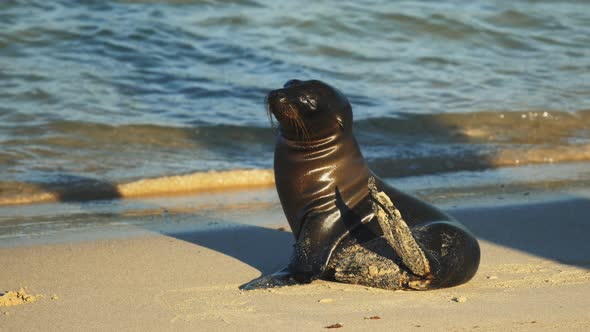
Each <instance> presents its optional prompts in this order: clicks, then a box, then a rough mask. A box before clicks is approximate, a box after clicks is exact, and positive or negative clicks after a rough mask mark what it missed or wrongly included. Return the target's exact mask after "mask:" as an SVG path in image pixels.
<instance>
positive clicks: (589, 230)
mask: <svg viewBox="0 0 590 332" xmlns="http://www.w3.org/2000/svg"><path fill="white" fill-rule="evenodd" d="M589 211H590V200H589V199H588V198H581V197H571V198H570V199H564V200H561V201H552V202H541V203H532V204H531V203H527V204H520V205H518V204H513V205H507V206H502V207H498V206H494V207H487V208H486V207H483V208H467V209H456V210H451V211H449V213H450V214H451V215H453V216H454V217H455V218H457V219H458V220H460V221H461V223H463V224H464V225H465V226H466V227H467V228H468V229H469V230H471V232H473V233H474V234H475V235H476V236H477V238H478V239H480V240H485V241H489V242H492V243H495V244H498V245H501V246H503V247H506V248H513V249H516V250H519V251H521V252H525V253H527V254H532V255H535V256H537V257H542V258H546V259H550V260H553V261H557V262H559V263H562V264H567V265H572V266H578V267H582V268H586V269H590V254H589V253H590V241H588V236H589V234H590V222H588V221H587V220H586V219H585V218H587V215H588V213H589ZM482 255H485V252H482Z"/></svg>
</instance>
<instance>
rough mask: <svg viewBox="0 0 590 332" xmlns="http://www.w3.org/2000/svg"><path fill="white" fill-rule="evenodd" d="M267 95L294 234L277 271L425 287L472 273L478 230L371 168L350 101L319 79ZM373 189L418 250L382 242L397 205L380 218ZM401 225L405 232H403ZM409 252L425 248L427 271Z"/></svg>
mask: <svg viewBox="0 0 590 332" xmlns="http://www.w3.org/2000/svg"><path fill="white" fill-rule="evenodd" d="M267 103H268V106H269V111H270V112H272V114H273V115H274V116H275V118H276V119H277V120H278V121H279V130H280V132H279V135H278V136H277V142H276V146H275V160H274V169H275V180H276V188H277V192H278V195H279V198H280V201H281V205H282V207H283V210H284V212H285V216H286V217H287V220H288V222H289V225H290V227H291V230H292V232H293V235H294V236H295V239H296V243H295V247H294V251H293V255H292V259H291V262H290V263H289V266H288V268H287V269H286V270H285V271H283V272H282V273H280V274H279V275H277V278H278V277H279V276H280V278H282V279H283V280H284V279H286V278H291V279H293V280H295V281H297V282H310V281H312V280H314V279H318V278H321V279H327V280H337V281H343V282H352V283H360V284H366V285H369V286H375V287H382V288H388V289H432V288H439V287H447V286H453V285H457V284H461V283H463V282H466V281H468V280H469V279H471V277H472V276H473V275H474V274H475V272H476V271H477V267H478V265H479V255H480V252H479V246H478V244H477V241H476V239H475V237H474V236H473V235H471V233H469V231H468V230H467V229H465V227H463V226H462V225H461V224H460V223H459V222H457V221H456V220H454V219H453V218H451V217H450V216H448V215H446V214H445V213H443V212H441V211H440V210H438V209H437V208H435V207H433V206H432V205H430V204H427V203H425V202H423V201H421V200H419V199H417V198H415V197H412V196H410V195H407V194H405V193H403V192H401V191H399V190H397V189H396V188H394V187H392V186H390V185H388V184H386V183H385V182H383V181H382V180H381V179H379V178H378V177H376V176H375V175H374V174H373V173H372V172H371V171H370V169H369V167H368V165H367V162H366V160H365V158H364V157H363V155H362V153H361V150H360V148H359V145H358V143H357V141H356V139H355V137H354V135H353V132H352V108H351V106H350V104H349V102H348V100H347V99H346V97H345V96H344V95H343V94H342V93H340V91H338V90H337V89H335V88H333V87H331V86H329V85H327V84H325V83H323V82H320V81H305V82H302V81H296V80H292V81H289V82H287V84H285V87H284V88H283V89H279V90H275V91H272V92H271V93H270V94H269V96H268V97H267ZM370 179H374V180H373V186H374V187H373V188H374V189H373V191H374V193H373V194H371V193H370V190H369V187H368V185H367V184H368V182H370ZM375 188H376V189H375ZM375 190H378V191H380V192H382V193H384V194H385V195H386V196H388V197H389V198H390V200H391V202H392V203H393V204H394V205H395V208H397V210H399V213H401V217H403V221H402V223H404V222H405V223H404V225H407V226H403V227H405V228H406V229H408V228H409V230H410V231H408V232H407V234H411V235H407V236H409V237H410V239H409V241H410V242H412V241H415V242H416V243H417V244H418V246H414V247H411V246H410V247H407V248H415V249H408V250H406V251H404V250H403V249H402V250H401V251H400V249H399V248H398V249H397V251H396V250H392V249H391V246H389V245H388V244H387V242H385V240H384V238H385V237H384V233H385V231H384V227H381V226H380V225H382V226H383V225H384V224H383V222H385V221H386V222H387V223H394V224H395V222H394V219H395V217H394V216H393V214H395V213H398V212H395V211H394V210H390V211H394V212H392V213H393V214H391V215H390V217H381V219H380V220H378V218H377V217H376V211H378V210H376V208H378V207H377V206H378V205H377V204H376V203H375V202H376V198H375V195H376V193H377V191H375ZM395 208H393V209H395ZM383 218H389V219H388V220H384V219H383ZM400 220H401V219H400ZM379 222H381V224H379ZM393 227H394V228H395V227H396V225H393ZM385 228H387V229H389V228H390V226H389V224H387V225H385ZM410 232H411V233H410ZM399 234H401V235H399V236H398V237H404V235H403V234H404V233H403V231H402V233H399ZM407 236H406V237H407ZM412 237H413V238H412ZM398 240H399V239H398ZM401 240H404V239H401ZM401 240H400V241H401ZM393 241H396V239H393ZM401 242H403V241H401ZM401 242H400V243H401ZM403 245H405V244H402V246H403ZM420 248H421V249H422V250H421V249H420ZM414 251H417V252H419V251H422V252H423V253H421V254H420V255H422V256H420V255H418V256H420V257H427V259H428V262H425V264H426V265H427V269H428V268H430V266H431V267H432V271H431V272H428V273H427V274H426V273H425V274H424V275H417V274H416V270H415V268H414V267H413V266H410V265H412V263H409V264H405V265H404V262H410V261H411V260H408V257H405V256H413V255H414V253H413V252H414ZM353 256H354V257H353ZM418 256H416V257H418ZM409 258H410V259H413V258H414V257H409ZM365 265H366V266H365ZM406 265H408V266H406ZM371 268H373V271H370V270H371ZM375 269H376V270H375ZM355 271H360V272H355ZM367 271H369V272H371V273H373V272H375V271H381V272H379V273H377V274H375V273H376V272H375V273H373V275H372V274H367V273H368V272H367ZM383 271H385V272H383ZM388 271H389V272H388ZM369 279H370V280H369ZM276 284H281V283H276V282H274V281H272V278H269V277H265V278H262V282H256V281H255V282H253V284H252V285H253V286H254V287H251V288H255V287H259V286H264V285H276Z"/></svg>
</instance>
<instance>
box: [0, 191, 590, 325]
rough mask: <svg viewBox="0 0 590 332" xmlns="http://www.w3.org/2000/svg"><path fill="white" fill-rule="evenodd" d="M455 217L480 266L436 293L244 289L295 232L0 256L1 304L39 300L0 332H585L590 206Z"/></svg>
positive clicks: (282, 258) (150, 239)
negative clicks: (15, 293)
mask: <svg viewBox="0 0 590 332" xmlns="http://www.w3.org/2000/svg"><path fill="white" fill-rule="evenodd" d="M450 212H451V213H452V214H453V215H455V216H456V217H457V218H458V219H459V220H461V221H463V222H464V223H465V224H466V225H467V226H468V227H469V228H470V229H472V230H473V231H474V232H475V233H476V235H477V236H478V238H479V239H480V243H481V247H482V261H481V266H480V269H479V272H478V274H477V275H476V276H475V278H474V279H473V280H472V281H471V282H469V283H467V284H465V285H462V286H459V287H455V288H450V289H442V290H437V291H428V292H407V291H396V292H391V291H384V290H379V289H371V288H367V287H362V286H354V285H346V284H338V283H331V282H325V281H319V282H314V283H312V284H309V285H298V286H291V287H285V288H276V289H271V290H257V291H248V292H245V291H240V290H239V288H238V287H239V286H240V285H241V284H243V283H246V282H248V281H250V280H252V279H254V278H256V277H258V276H259V275H260V273H261V272H262V273H269V272H272V271H274V270H276V269H279V268H280V267H282V265H284V263H285V262H287V260H288V257H289V255H290V250H291V247H290V246H291V244H292V236H291V234H290V233H289V232H285V231H281V230H278V229H276V228H274V229H273V228H263V227H257V226H247V227H243V228H233V229H226V230H218V231H214V232H197V233H185V234H177V235H162V234H153V235H152V236H144V237H138V238H128V239H114V240H99V241H86V242H77V243H61V244H51V245H37V246H26V247H25V246H21V247H13V248H4V249H0V292H2V291H10V290H18V289H20V288H21V287H27V288H26V289H27V291H28V292H29V293H30V294H43V295H44V296H43V297H42V298H41V299H39V300H38V301H36V302H34V303H24V304H22V305H18V306H11V307H0V330H1V331H58V330H59V331H69V330H76V331H78V330H109V331H112V330H131V331H169V330H175V331H183V330H187V331H188V330H190V331H230V330H231V331H278V330H281V331H326V330H330V331H332V330H336V331H356V330H361V329H368V330H376V331H380V330H382V331H385V330H387V331H466V330H469V331H471V330H474V331H590V241H589V239H588V238H589V237H590V200H588V199H584V198H572V199H567V200H561V201H557V200H555V201H553V202H543V203H538V204H527V205H512V206H509V205H504V206H496V207H478V208H469V209H462V210H457V209H455V210H452V211H450ZM255 217H256V216H253V218H255ZM276 218H277V221H278V222H281V220H284V217H283V216H281V215H277V216H276ZM328 326H331V327H332V328H331V329H327V328H326V327H328Z"/></svg>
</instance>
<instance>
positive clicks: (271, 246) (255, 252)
mask: <svg viewBox="0 0 590 332" xmlns="http://www.w3.org/2000/svg"><path fill="white" fill-rule="evenodd" d="M166 235H168V236H171V237H174V238H176V239H179V240H182V241H185V242H188V243H192V244H195V245H197V246H200V247H205V248H209V249H211V250H214V251H217V252H218V253H222V254H224V255H227V256H229V257H233V258H235V259H237V260H240V261H241V262H243V263H245V264H248V265H250V266H252V267H253V268H255V269H257V270H258V271H260V272H261V273H262V275H265V274H269V273H273V272H277V271H279V270H281V269H282V268H284V267H286V266H287V264H288V262H289V258H290V257H291V253H292V250H293V243H294V242H295V241H294V238H293V234H292V233H291V232H289V231H284V230H280V229H271V228H266V227H261V226H253V225H239V226H236V227H229V228H226V229H218V230H212V231H202V230H200V231H195V232H182V233H166Z"/></svg>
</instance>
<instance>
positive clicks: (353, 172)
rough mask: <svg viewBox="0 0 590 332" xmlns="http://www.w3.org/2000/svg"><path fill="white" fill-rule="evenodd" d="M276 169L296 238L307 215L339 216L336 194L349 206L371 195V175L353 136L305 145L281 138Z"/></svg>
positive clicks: (276, 178)
mask: <svg viewBox="0 0 590 332" xmlns="http://www.w3.org/2000/svg"><path fill="white" fill-rule="evenodd" d="M274 168H275V182H276V188H277V192H278V194H279V198H280V200H281V205H282V206H283V210H284V212H285V215H286V217H287V220H288V221H289V224H290V226H291V229H292V230H293V234H294V235H295V236H296V237H297V236H298V235H299V230H300V228H301V226H302V223H303V222H304V220H305V216H306V215H309V214H313V215H316V216H318V215H326V216H327V215H332V214H333V213H338V209H337V205H336V200H337V193H338V195H340V199H341V200H342V201H343V202H344V204H346V205H347V206H354V205H356V204H357V203H358V202H359V201H360V200H361V199H363V197H365V196H366V195H367V194H368V189H367V185H366V183H367V180H368V178H369V175H370V171H369V168H368V166H367V164H366V161H365V159H364V157H363V155H362V153H361V151H360V148H359V146H358V143H357V142H356V139H355V138H354V136H353V135H352V133H346V132H340V133H337V134H334V135H332V136H329V137H326V138H324V139H322V140H318V141H314V142H304V144H302V142H293V141H290V140H287V139H284V138H278V139H277V143H276V146H275V160H274Z"/></svg>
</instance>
